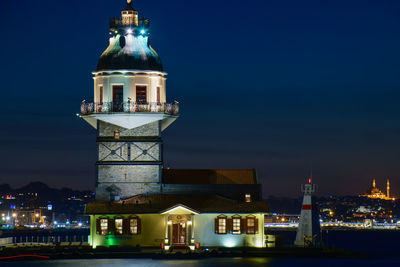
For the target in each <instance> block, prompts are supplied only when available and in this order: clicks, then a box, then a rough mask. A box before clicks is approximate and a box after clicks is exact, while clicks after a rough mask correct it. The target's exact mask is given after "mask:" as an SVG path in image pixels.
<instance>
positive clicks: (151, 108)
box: [81, 101, 179, 116]
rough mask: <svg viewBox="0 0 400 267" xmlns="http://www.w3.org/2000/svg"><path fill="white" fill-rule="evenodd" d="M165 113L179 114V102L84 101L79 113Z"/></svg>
mask: <svg viewBox="0 0 400 267" xmlns="http://www.w3.org/2000/svg"><path fill="white" fill-rule="evenodd" d="M121 112H124V113H139V112H150V113H165V114H168V115H175V116H177V115H179V103H178V102H175V103H173V104H170V103H136V102H129V101H128V102H123V103H115V102H104V103H86V102H85V101H83V102H82V104H81V115H90V114H97V113H121Z"/></svg>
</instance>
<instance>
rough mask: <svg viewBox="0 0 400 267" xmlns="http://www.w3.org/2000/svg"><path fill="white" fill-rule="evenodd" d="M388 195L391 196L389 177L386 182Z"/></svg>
mask: <svg viewBox="0 0 400 267" xmlns="http://www.w3.org/2000/svg"><path fill="white" fill-rule="evenodd" d="M386 197H387V198H390V182H389V178H388V179H387V183H386Z"/></svg>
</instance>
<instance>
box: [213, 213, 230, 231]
mask: <svg viewBox="0 0 400 267" xmlns="http://www.w3.org/2000/svg"><path fill="white" fill-rule="evenodd" d="M214 227H215V233H216V234H219V235H224V234H227V233H228V219H227V217H226V216H225V215H220V216H218V217H217V218H216V219H215V222H214Z"/></svg>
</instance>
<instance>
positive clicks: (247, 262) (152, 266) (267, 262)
mask: <svg viewBox="0 0 400 267" xmlns="http://www.w3.org/2000/svg"><path fill="white" fill-rule="evenodd" d="M0 264H1V263H0ZM3 264H4V265H3ZM3 264H1V265H2V266H32V267H36V266H37V267H39V266H60V267H69V266H73V267H89V266H99V267H100V266H101V267H102V266H104V267H108V266H143V267H158V266H195V267H197V266H205V267H213V266H231V267H241V266H272V267H283V266H300V267H302V266H324V267H325V266H327V267H328V266H400V259H377V260H354V259H295V258H293V259H269V258H215V259H210V258H209V259H204V260H151V259H97V260H96V259H95V260H49V261H26V262H11V263H3Z"/></svg>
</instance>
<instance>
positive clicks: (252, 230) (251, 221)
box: [246, 215, 258, 235]
mask: <svg viewBox="0 0 400 267" xmlns="http://www.w3.org/2000/svg"><path fill="white" fill-rule="evenodd" d="M246 230H247V231H246V233H247V234H248V235H255V234H257V232H258V219H257V218H256V216H254V215H249V216H247V217H246Z"/></svg>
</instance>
